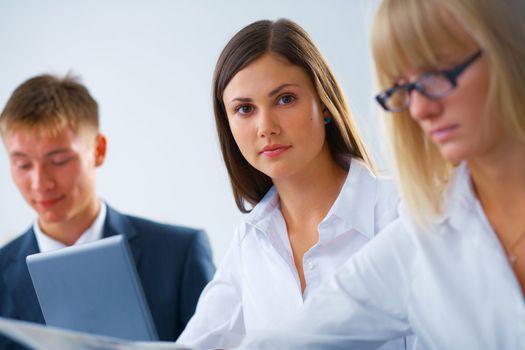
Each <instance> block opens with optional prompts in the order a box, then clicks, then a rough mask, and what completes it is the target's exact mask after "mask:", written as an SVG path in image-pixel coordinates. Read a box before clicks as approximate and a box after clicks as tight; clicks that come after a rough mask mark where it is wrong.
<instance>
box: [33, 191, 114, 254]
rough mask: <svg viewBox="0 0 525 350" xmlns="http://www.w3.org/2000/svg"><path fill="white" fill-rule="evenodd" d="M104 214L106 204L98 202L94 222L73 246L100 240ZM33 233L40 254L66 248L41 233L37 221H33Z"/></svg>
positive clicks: (104, 218)
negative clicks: (98, 207)
mask: <svg viewBox="0 0 525 350" xmlns="http://www.w3.org/2000/svg"><path fill="white" fill-rule="evenodd" d="M106 213H107V207H106V203H104V202H103V201H100V210H99V212H98V214H97V217H96V219H95V221H93V223H92V224H91V226H90V227H89V228H88V229H87V230H86V231H84V232H83V233H82V235H81V236H80V237H79V238H78V240H77V241H76V242H75V243H74V245H77V244H81V243H87V242H93V241H96V240H98V239H100V238H102V229H103V227H104V221H105V220H106ZM33 231H34V232H35V236H36V241H37V243H38V248H39V250H40V252H41V253H43V252H47V251H50V250H55V249H60V248H64V247H66V245H65V244H63V243H62V242H59V241H57V240H55V239H53V238H51V237H49V236H48V235H46V234H45V233H44V232H42V230H41V229H40V227H39V226H38V220H35V222H34V223H33Z"/></svg>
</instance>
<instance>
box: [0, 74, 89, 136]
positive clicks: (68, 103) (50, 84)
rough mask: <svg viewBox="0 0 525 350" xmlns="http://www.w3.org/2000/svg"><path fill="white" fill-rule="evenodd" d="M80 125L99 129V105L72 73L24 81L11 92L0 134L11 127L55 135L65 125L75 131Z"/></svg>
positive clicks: (2, 115)
mask: <svg viewBox="0 0 525 350" xmlns="http://www.w3.org/2000/svg"><path fill="white" fill-rule="evenodd" d="M80 127H82V128H84V129H86V128H90V129H92V130H93V131H95V132H98V129H99V116H98V104H97V102H96V101H95V100H94V99H93V97H92V96H91V95H90V94H89V91H88V90H87V88H86V87H85V86H84V85H82V84H80V83H79V79H78V78H77V77H75V76H73V75H71V74H67V75H66V76H64V77H63V78H62V77H57V76H54V75H50V74H44V75H39V76H36V77H33V78H30V79H28V80H26V81H25V82H23V83H22V84H20V86H18V87H17V88H16V89H15V91H13V93H12V95H11V97H10V98H9V100H8V101H7V103H6V105H5V107H4V109H3V111H2V113H1V114H0V132H1V134H2V137H5V136H6V135H7V134H8V133H9V132H11V131H12V130H13V129H22V130H24V131H26V132H33V131H37V132H39V133H42V134H49V135H58V134H60V133H61V132H62V131H63V130H64V129H66V128H70V129H71V130H73V131H78V130H79V128H80Z"/></svg>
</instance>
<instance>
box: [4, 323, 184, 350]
mask: <svg viewBox="0 0 525 350" xmlns="http://www.w3.org/2000/svg"><path fill="white" fill-rule="evenodd" d="M0 333H1V334H3V335H5V336H6V337H8V338H11V339H13V340H14V341H16V342H19V343H20V344H24V345H26V346H28V347H30V348H33V349H37V350H70V349H90V350H102V349H104V350H113V349H115V350H116V349H119V350H168V349H169V350H191V349H189V348H185V347H181V346H179V345H177V344H175V343H170V342H137V341H129V340H121V339H117V338H110V337H105V336H97V335H93V334H88V333H82V332H76V331H69V330H65V329H61V328H55V327H49V326H45V325H41V324H36V323H30V322H25V321H17V320H11V319H7V318H3V317H0Z"/></svg>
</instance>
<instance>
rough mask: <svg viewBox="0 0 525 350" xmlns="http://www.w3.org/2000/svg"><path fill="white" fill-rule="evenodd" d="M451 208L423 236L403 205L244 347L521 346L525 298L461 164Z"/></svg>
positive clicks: (448, 199) (467, 349)
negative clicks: (289, 313)
mask: <svg viewBox="0 0 525 350" xmlns="http://www.w3.org/2000/svg"><path fill="white" fill-rule="evenodd" d="M445 208H446V210H445V213H444V215H443V216H442V217H440V218H439V219H436V220H434V221H433V222H432V223H431V225H430V227H429V229H427V230H426V231H425V232H421V231H422V230H421V229H418V228H417V227H416V226H415V225H414V223H413V222H412V220H411V219H410V216H409V214H408V213H407V212H406V210H405V208H404V207H403V206H401V209H400V218H399V219H398V220H396V221H395V222H393V223H392V224H391V225H389V226H388V227H387V228H386V229H385V230H384V231H383V232H382V233H381V234H380V235H379V236H378V238H377V239H375V240H373V241H372V242H371V243H370V244H368V245H367V246H366V247H365V248H364V249H362V250H361V251H360V252H359V253H357V254H355V255H354V257H353V258H352V259H350V260H349V261H348V262H347V263H345V265H344V267H343V268H342V269H341V270H340V271H339V272H338V273H337V274H336V275H335V276H334V277H333V278H331V279H330V280H329V281H328V283H327V284H326V285H324V286H323V287H322V288H320V289H319V290H318V293H317V295H316V296H315V297H314V298H310V299H309V300H308V302H307V303H306V305H305V307H303V309H302V310H301V311H300V312H299V313H298V314H297V315H295V316H294V319H293V320H291V321H290V322H289V323H288V324H287V325H286V326H284V327H282V328H281V329H280V330H279V331H277V332H276V333H270V334H269V333H267V334H265V335H260V336H259V337H254V338H253V339H247V341H246V342H245V343H244V344H243V347H245V348H246V349H272V350H276V349H370V348H374V347H373V346H374V341H379V342H380V341H382V340H386V339H391V338H394V337H399V336H401V335H403V334H406V333H407V332H409V331H413V333H414V334H415V335H416V336H417V338H418V341H417V349H436V350H447V349H462V350H478V349H490V350H492V349H493V350H502V349H505V350H523V349H525V303H524V297H523V294H522V291H521V288H520V286H519V283H518V281H517V279H516V277H515V275H514V273H513V271H512V268H511V266H510V265H509V262H508V260H507V256H506V254H505V252H504V250H503V248H502V247H501V244H500V243H499V241H498V238H497V236H496V234H495V232H494V231H493V229H492V227H491V226H490V224H489V222H488V220H487V218H486V216H485V214H484V212H483V210H482V208H481V205H480V203H479V201H478V200H477V198H476V197H475V195H474V192H473V190H472V186H471V182H470V176H469V173H468V169H467V167H466V165H465V164H462V165H461V166H460V167H459V168H458V169H457V170H456V173H455V175H454V177H453V179H452V180H451V182H450V183H449V186H448V189H447V192H446V194H445Z"/></svg>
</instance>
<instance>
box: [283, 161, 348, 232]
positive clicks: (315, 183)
mask: <svg viewBox="0 0 525 350" xmlns="http://www.w3.org/2000/svg"><path fill="white" fill-rule="evenodd" d="M324 163H325V164H317V166H315V167H311V169H308V170H307V171H303V172H301V173H300V174H297V175H295V176H293V177H291V178H287V179H283V180H281V181H279V180H278V181H274V184H275V187H276V189H277V192H278V193H279V197H280V202H281V211H282V213H283V216H284V219H285V221H286V223H287V225H288V226H297V225H308V224H315V225H316V226H317V224H319V222H320V221H321V220H322V219H323V218H324V217H325V216H326V214H327V213H328V211H329V210H330V208H331V207H332V205H333V203H334V202H335V200H336V199H337V196H338V195H339V192H340V191H341V188H342V186H343V184H344V182H345V179H346V176H347V172H346V171H345V170H344V169H343V168H341V167H340V166H339V165H338V164H337V163H336V162H335V161H334V160H333V159H332V158H331V157H330V158H329V159H327V160H326V161H325V162H324Z"/></svg>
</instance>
